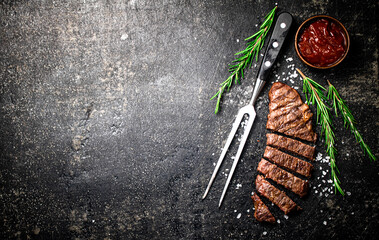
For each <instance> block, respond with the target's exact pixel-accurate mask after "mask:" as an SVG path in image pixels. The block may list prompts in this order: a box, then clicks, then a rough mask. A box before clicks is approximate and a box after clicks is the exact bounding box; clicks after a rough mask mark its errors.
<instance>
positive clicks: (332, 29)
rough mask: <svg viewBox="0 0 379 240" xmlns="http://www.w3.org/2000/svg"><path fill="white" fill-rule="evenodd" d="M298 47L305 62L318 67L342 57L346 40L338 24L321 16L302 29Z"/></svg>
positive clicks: (328, 64) (325, 65)
mask: <svg viewBox="0 0 379 240" xmlns="http://www.w3.org/2000/svg"><path fill="white" fill-rule="evenodd" d="M298 47H299V49H300V53H301V55H302V57H303V58H304V59H305V60H306V61H307V62H309V63H311V64H313V65H315V66H318V67H328V66H330V65H333V64H334V63H335V62H337V61H338V60H339V59H341V58H342V57H343V55H344V54H345V51H346V48H347V40H346V36H345V34H344V31H343V29H342V28H341V26H340V25H338V24H337V23H335V22H334V21H330V20H327V19H324V18H322V19H320V20H317V21H316V22H314V23H312V24H310V25H309V26H308V27H307V28H306V29H305V30H304V31H303V33H302V35H301V36H300V39H299V42H298Z"/></svg>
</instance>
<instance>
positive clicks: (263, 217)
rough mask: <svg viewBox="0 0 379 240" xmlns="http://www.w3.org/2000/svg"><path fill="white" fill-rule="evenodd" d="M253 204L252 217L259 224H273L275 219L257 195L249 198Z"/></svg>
mask: <svg viewBox="0 0 379 240" xmlns="http://www.w3.org/2000/svg"><path fill="white" fill-rule="evenodd" d="M251 198H252V199H253V202H254V208H255V212H254V217H255V219H257V220H258V221H259V222H269V223H275V217H274V216H273V215H272V214H271V212H270V210H269V209H268V207H267V206H266V205H265V204H264V203H263V202H262V200H261V199H260V198H259V197H258V195H257V194H254V195H253V196H251Z"/></svg>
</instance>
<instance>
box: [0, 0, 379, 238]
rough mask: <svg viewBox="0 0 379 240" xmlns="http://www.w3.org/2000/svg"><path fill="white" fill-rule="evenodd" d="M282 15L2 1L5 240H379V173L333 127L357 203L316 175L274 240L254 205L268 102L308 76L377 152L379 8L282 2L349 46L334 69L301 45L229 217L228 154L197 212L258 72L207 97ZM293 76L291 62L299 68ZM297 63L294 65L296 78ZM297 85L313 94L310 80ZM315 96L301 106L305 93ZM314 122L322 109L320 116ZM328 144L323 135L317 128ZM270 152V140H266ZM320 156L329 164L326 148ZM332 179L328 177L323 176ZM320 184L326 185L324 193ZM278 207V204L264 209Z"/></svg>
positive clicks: (243, 166)
mask: <svg viewBox="0 0 379 240" xmlns="http://www.w3.org/2000/svg"><path fill="white" fill-rule="evenodd" d="M274 5H275V1H248V0H245V1H227V0H222V1H221V0H219V1H196V0H194V1H191V0H188V1H185V0H171V1H153V0H145V1H142V0H132V1H116V0H113V1H112V0H111V1H96V0H87V1H84V0H82V1H47V0H46V1H2V3H1V5H0V6H1V7H0V42H1V44H0V59H1V61H0V76H1V82H0V92H1V97H0V104H1V105H0V107H1V108H0V123H1V125H0V126H1V127H0V138H1V144H0V149H1V151H0V154H1V155H0V156H1V161H0V179H1V194H0V209H1V214H0V219H1V223H0V229H1V232H0V235H1V238H2V239H258V238H262V239H326V238H332V239H372V238H374V236H377V235H378V234H379V231H378V229H379V228H378V227H379V224H378V209H379V206H378V204H379V194H378V192H379V187H378V179H379V178H378V164H377V162H370V161H369V159H368V158H367V157H363V155H362V151H361V149H360V148H359V146H358V144H356V142H355V140H354V137H353V135H352V134H351V133H349V132H348V131H346V130H344V129H343V122H342V121H341V120H340V119H336V121H335V127H336V130H335V131H336V137H337V139H338V142H337V148H338V152H339V155H338V158H337V161H338V162H337V163H338V167H339V169H340V172H341V174H340V175H339V176H340V180H341V182H342V186H343V188H344V189H345V191H346V192H347V193H348V194H347V195H346V196H345V197H342V196H340V195H338V194H337V195H334V194H328V196H326V194H325V193H324V194H323V195H322V196H320V195H319V193H316V192H315V191H318V192H319V191H320V190H321V191H322V190H323V189H327V188H329V187H330V186H331V185H330V183H328V182H327V180H329V178H330V176H329V173H327V174H326V175H323V173H322V172H323V171H324V170H325V171H326V170H328V169H329V167H328V164H327V163H325V162H322V161H316V162H315V163H314V165H315V171H314V174H313V177H312V178H311V179H310V182H311V185H312V187H315V189H312V191H311V192H310V194H309V196H308V197H306V198H305V199H299V198H297V197H296V196H294V195H291V194H290V196H291V197H292V198H293V199H294V200H295V201H296V202H297V203H298V204H299V205H300V206H301V207H302V208H303V209H304V210H303V211H302V212H300V213H297V214H295V215H290V216H289V218H288V219H286V218H285V216H283V214H282V213H281V212H280V211H279V210H278V209H277V208H276V207H274V206H271V205H269V207H270V209H271V210H272V212H273V214H274V215H275V216H276V217H277V218H278V219H279V220H280V223H279V224H276V225H275V226H268V225H265V224H259V223H257V222H256V221H255V220H254V219H253V218H252V213H253V211H252V201H251V199H250V194H251V192H252V191H253V190H254V185H253V179H254V177H255V175H256V174H257V173H256V167H257V162H258V160H259V159H260V158H261V157H262V155H263V150H264V147H265V133H266V132H267V131H266V130H265V122H266V120H267V117H266V116H267V114H268V98H267V93H268V90H269V87H270V85H271V84H272V82H273V81H275V80H276V78H277V76H276V75H279V76H280V75H281V74H282V73H283V72H284V73H285V74H287V75H288V73H289V72H290V73H291V74H293V72H294V70H293V69H291V66H294V67H298V68H300V69H302V70H303V72H304V73H306V74H307V75H308V76H310V77H312V78H313V79H314V80H316V81H318V82H320V83H321V84H323V85H326V79H329V80H330V81H332V82H333V83H334V84H335V86H336V87H337V89H339V91H340V93H341V95H342V96H343V97H344V98H345V99H346V102H347V104H348V105H349V107H350V108H351V109H352V112H353V113H354V116H355V118H356V120H357V122H358V123H359V125H358V129H359V131H360V132H361V133H362V135H363V136H364V139H365V140H366V142H367V144H368V145H369V146H371V148H372V149H373V151H374V152H375V153H377V149H378V138H377V136H378V123H379V122H378V118H377V117H378V107H379V101H378V40H377V31H378V25H377V22H378V21H377V11H378V4H377V1H370V0H363V1H347V0H345V1H342V0H338V1H305V0H303V1H283V3H282V2H280V3H279V10H280V11H283V10H286V11H289V12H291V13H292V14H293V16H294V18H295V20H296V22H297V25H298V24H299V23H301V22H302V21H303V20H305V19H306V18H307V17H309V16H311V15H315V14H322V13H324V14H329V15H331V16H334V17H336V18H338V19H339V20H340V21H341V22H342V23H344V24H345V26H346V28H347V29H348V31H349V32H350V37H351V41H352V44H351V51H350V53H349V55H348V57H347V59H345V61H344V62H343V63H342V64H341V65H340V66H338V67H337V68H335V69H332V70H327V71H316V70H313V69H310V68H308V67H306V66H305V65H303V64H302V63H301V62H300V61H299V59H298V58H297V57H296V55H295V52H294V47H293V37H292V38H291V39H290V40H289V42H288V43H287V46H286V48H285V49H284V51H283V52H282V55H281V56H280V57H279V59H278V62H279V63H280V66H276V67H275V69H274V70H275V72H274V73H273V74H272V75H271V77H270V79H269V84H267V86H266V87H265V89H264V91H263V92H262V93H261V97H260V98H259V100H258V103H257V110H258V116H257V119H256V122H255V123H254V127H253V129H252V132H251V134H250V137H249V140H248V142H247V146H246V148H245V151H244V153H243V157H242V159H241V161H240V163H239V165H238V167H237V170H236V172H235V175H234V178H233V180H232V182H231V185H230V188H229V191H228V193H227V195H226V198H225V201H224V205H223V206H222V207H221V209H218V207H217V204H218V200H219V197H220V194H221V191H222V188H223V185H224V183H225V180H226V177H225V174H224V173H228V170H227V169H230V166H231V162H232V160H231V155H228V157H227V159H226V161H225V164H224V165H223V166H222V169H221V171H220V173H219V175H218V176H217V178H216V182H215V184H214V185H213V188H212V189H211V192H210V194H209V195H208V197H207V198H206V199H205V200H204V201H201V200H200V199H201V196H202V194H203V192H204V190H205V187H206V185H207V183H208V180H209V178H210V176H211V173H212V171H213V168H214V166H213V163H214V162H216V161H217V158H218V156H219V154H220V152H221V150H220V149H221V147H222V145H223V143H224V141H225V140H226V136H227V134H228V132H229V130H230V128H231V123H232V121H233V120H234V116H235V114H236V113H237V109H238V108H239V107H241V106H244V105H245V104H247V102H248V100H249V98H250V96H251V92H252V87H253V79H254V77H255V75H256V73H257V70H256V69H254V70H250V71H249V72H248V74H247V78H246V79H244V80H243V81H242V84H241V85H239V86H234V87H233V88H232V90H231V92H230V93H229V94H226V95H225V98H224V99H223V100H224V101H223V104H222V111H221V113H220V114H218V115H214V114H213V109H214V106H215V101H209V98H210V97H211V96H212V95H213V94H214V93H215V91H216V90H217V85H218V84H219V83H220V82H221V81H223V80H224V79H226V77H227V76H228V71H227V64H228V63H230V62H231V61H232V59H233V54H234V53H235V52H237V51H239V50H241V49H242V48H243V47H244V41H243V39H245V38H246V37H248V36H249V35H251V34H252V33H254V32H256V30H257V29H258V27H257V24H260V23H261V21H262V18H263V17H264V15H265V14H266V13H267V12H268V11H269V10H270V9H272V8H273V6H274ZM291 57H292V58H293V61H290V58H291ZM292 64H294V65H292ZM292 80H293V82H291V81H290V80H287V81H286V83H287V84H289V85H290V86H294V87H297V88H298V91H299V92H301V90H302V85H301V81H300V79H299V77H296V78H292ZM302 96H303V97H304V95H303V94H302ZM313 110H314V109H313ZM317 131H318V132H319V131H320V127H319V126H318V127H317ZM258 140H259V141H258ZM317 151H318V152H319V153H320V154H322V155H323V158H325V156H326V154H325V148H324V146H323V142H322V141H318V143H317ZM320 167H321V168H322V170H320ZM323 181H324V182H323ZM266 203H267V201H266Z"/></svg>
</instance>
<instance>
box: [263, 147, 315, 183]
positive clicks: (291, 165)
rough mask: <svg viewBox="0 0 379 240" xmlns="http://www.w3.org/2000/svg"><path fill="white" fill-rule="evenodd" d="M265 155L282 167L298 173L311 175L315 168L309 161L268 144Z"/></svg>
mask: <svg viewBox="0 0 379 240" xmlns="http://www.w3.org/2000/svg"><path fill="white" fill-rule="evenodd" d="M263 157H265V158H267V159H268V160H270V161H272V162H274V163H276V164H278V165H279V166H281V167H284V168H286V169H289V170H292V171H294V172H296V173H298V174H301V175H303V176H306V177H310V176H311V170H312V168H313V166H312V164H310V163H309V162H306V161H303V160H301V159H299V158H296V157H293V156H291V155H289V154H286V153H284V152H282V151H279V150H277V149H276V148H272V147H270V146H266V150H265V153H264V154H263Z"/></svg>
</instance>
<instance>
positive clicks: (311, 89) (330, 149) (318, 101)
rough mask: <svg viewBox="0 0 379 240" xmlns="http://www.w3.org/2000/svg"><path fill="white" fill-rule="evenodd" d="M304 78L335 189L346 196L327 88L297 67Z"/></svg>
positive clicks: (304, 87)
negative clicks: (328, 103) (341, 178)
mask: <svg viewBox="0 0 379 240" xmlns="http://www.w3.org/2000/svg"><path fill="white" fill-rule="evenodd" d="M296 70H297V71H298V72H299V73H300V75H301V76H302V78H303V92H304V94H305V97H306V99H307V102H308V103H309V104H315V105H316V109H317V122H318V123H319V124H320V125H321V135H324V137H325V145H326V153H327V154H328V155H329V157H330V168H331V175H332V180H333V183H334V190H335V191H336V189H338V191H339V192H340V193H341V194H342V195H343V196H344V195H345V193H344V192H343V190H342V188H341V186H340V183H341V182H340V180H339V179H338V177H337V174H339V170H338V168H337V165H336V153H337V151H336V148H335V146H334V145H335V135H334V132H333V125H332V121H331V118H330V108H329V107H328V106H327V105H326V103H325V101H326V100H327V97H325V95H324V94H323V91H326V89H325V88H324V87H323V86H321V85H320V84H318V83H317V82H315V81H313V80H312V79H310V78H308V77H306V76H305V75H304V74H303V73H302V72H301V71H300V70H299V69H296Z"/></svg>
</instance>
